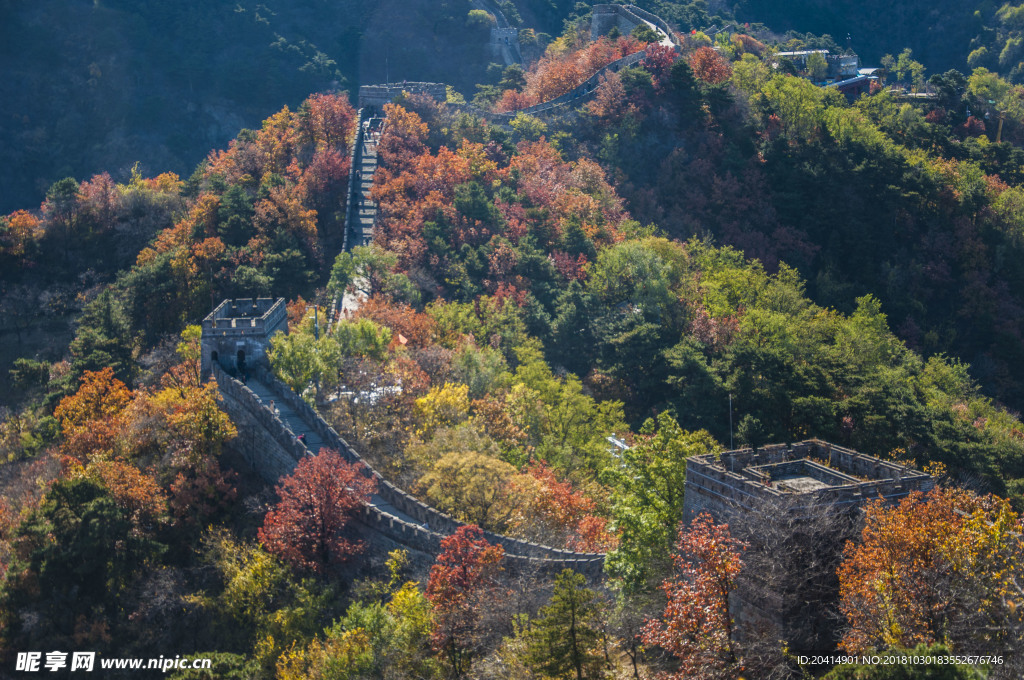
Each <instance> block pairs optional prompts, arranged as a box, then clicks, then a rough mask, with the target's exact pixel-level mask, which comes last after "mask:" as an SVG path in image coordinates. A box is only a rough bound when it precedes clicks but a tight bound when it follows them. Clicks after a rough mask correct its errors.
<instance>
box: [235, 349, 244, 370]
mask: <svg viewBox="0 0 1024 680" xmlns="http://www.w3.org/2000/svg"><path fill="white" fill-rule="evenodd" d="M235 365H236V366H237V367H238V370H239V371H240V372H243V373H244V372H245V350H244V349H240V350H238V356H237V357H236V361H235Z"/></svg>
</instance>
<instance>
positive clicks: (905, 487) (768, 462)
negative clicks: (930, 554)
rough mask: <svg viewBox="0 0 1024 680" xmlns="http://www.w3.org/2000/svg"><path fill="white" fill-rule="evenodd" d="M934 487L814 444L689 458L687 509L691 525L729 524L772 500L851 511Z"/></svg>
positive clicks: (872, 460)
mask: <svg viewBox="0 0 1024 680" xmlns="http://www.w3.org/2000/svg"><path fill="white" fill-rule="evenodd" d="M934 486H935V480H934V479H932V477H931V476H930V475H928V474H925V473H924V472H920V471H918V470H914V469H913V468H909V467H907V466H905V465H901V464H899V463H894V462H891V461H886V460H882V459H880V458H876V457H874V456H868V455H865V454H863V453H859V452H857V451H854V450H852V449H847V448H844V447H842V446H836V445H834V444H829V443H828V442H823V441H821V440H819V439H809V440H807V441H802V442H798V443H796V444H792V445H789V446H787V445H785V444H777V445H772V446H763V447H761V448H759V449H738V450H735V451H725V452H723V453H722V454H721V455H717V456H716V455H707V456H694V457H692V458H690V459H689V460H688V461H687V462H686V495H685V499H684V503H683V504H684V508H685V515H686V517H687V519H690V518H692V517H694V516H695V515H697V514H698V513H700V512H702V511H705V510H706V511H708V512H710V513H711V515H713V516H714V517H715V518H717V519H718V520H719V521H724V520H725V519H726V518H727V517H728V515H729V514H731V513H735V512H737V511H741V512H742V511H743V510H744V509H745V508H749V507H751V506H753V507H759V508H763V507H766V506H765V503H766V502H771V501H773V500H774V501H779V502H783V501H784V502H785V504H786V505H789V506H792V505H793V503H792V501H794V500H798V501H800V502H799V503H798V505H799V506H803V507H811V506H838V507H849V506H858V505H863V504H865V503H867V502H869V501H872V500H877V499H879V498H883V499H885V500H886V501H890V502H898V501H899V500H900V499H902V498H904V497H905V496H907V495H908V494H910V493H911V492H912V491H929V490H931V489H932V487H934Z"/></svg>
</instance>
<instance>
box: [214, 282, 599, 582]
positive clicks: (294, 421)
mask: <svg viewBox="0 0 1024 680" xmlns="http://www.w3.org/2000/svg"><path fill="white" fill-rule="evenodd" d="M285 326H286V319H285V309H284V299H278V300H272V299H257V300H253V299H239V300H226V301H224V302H223V303H221V304H220V305H219V306H218V307H217V308H216V309H215V310H214V311H213V312H211V313H210V315H209V316H207V317H206V319H204V320H203V326H202V328H203V336H202V373H203V375H204V376H212V377H213V378H214V379H215V380H216V381H217V387H218V389H219V391H220V394H221V397H222V399H223V402H222V406H223V408H224V410H225V411H226V412H227V414H228V415H229V416H230V417H231V419H232V421H233V422H234V423H235V425H236V427H237V428H238V432H239V435H238V437H237V438H236V439H235V440H233V441H232V442H231V443H230V445H229V446H230V447H231V448H232V449H233V450H234V451H235V452H237V453H238V454H240V455H241V456H242V458H244V459H245V460H246V461H247V462H248V464H249V465H250V466H251V468H252V470H253V472H255V473H256V474H258V475H259V476H260V477H262V478H263V479H264V480H265V481H267V482H269V483H275V482H277V481H278V480H279V479H280V478H281V477H283V476H285V475H288V474H290V473H291V472H292V470H294V469H295V466H296V465H297V464H298V462H299V461H300V460H302V458H304V457H305V456H310V455H313V454H315V453H317V452H319V450H320V448H321V447H326V448H329V449H334V450H336V451H338V452H339V453H340V454H341V455H342V456H343V457H344V458H345V460H346V461H348V462H350V463H362V465H363V466H364V467H363V470H364V473H365V474H366V475H367V476H368V477H372V478H373V479H374V480H375V481H376V486H377V491H376V493H375V494H374V495H373V496H372V497H371V498H370V501H369V502H368V503H367V504H366V505H365V506H364V508H363V512H362V516H361V517H360V518H359V521H360V524H361V525H362V526H363V527H364V528H366V529H369V530H371V531H373V532H375V533H378V534H380V535H382V536H384V537H386V538H389V539H391V540H393V541H395V542H396V543H398V544H400V545H402V546H405V547H407V548H410V549H413V550H418V551H422V552H425V553H428V554H437V553H438V552H439V551H440V547H441V539H443V538H444V537H445V536H448V535H450V534H452V533H454V532H455V531H456V530H457V529H458V528H459V527H460V526H462V525H463V523H462V522H460V521H458V520H456V519H454V518H452V517H450V516H449V515H446V514H444V513H443V512H440V511H439V510H437V509H435V508H432V507H430V506H429V505H427V504H425V503H423V502H422V501H420V500H417V499H416V498H414V497H413V496H411V495H410V494H408V493H406V492H405V491H403V490H401V489H399V488H398V487H396V486H395V485H394V484H392V483H390V482H388V481H387V480H386V479H384V477H383V476H381V474H380V473H379V472H377V471H376V470H374V469H373V468H372V467H371V466H370V465H369V464H368V463H367V462H366V461H365V460H363V458H362V457H361V456H360V455H359V454H358V453H357V452H356V451H355V450H354V449H353V448H352V447H351V446H349V444H348V443H347V442H346V441H345V440H344V439H343V438H342V437H341V436H340V435H339V434H338V433H337V432H336V431H335V430H334V428H332V427H331V426H330V425H328V424H327V422H326V421H325V420H324V419H323V418H322V417H321V416H320V414H318V413H317V412H316V411H315V410H314V409H313V408H312V407H311V406H310V405H309V404H307V403H306V402H305V401H304V400H303V399H302V398H301V397H300V396H299V395H297V394H295V392H293V391H292V390H291V389H289V388H288V387H287V386H285V385H284V384H282V383H281V382H279V381H278V380H277V379H275V378H274V376H273V375H271V374H270V373H269V371H267V370H266V365H265V352H266V349H267V347H268V345H269V340H270V337H271V336H273V335H274V334H275V333H277V332H279V331H282V330H284V328H285ZM225 364H226V365H228V366H229V367H230V369H231V371H232V372H235V373H238V374H239V375H241V374H245V375H247V379H246V382H245V383H244V384H243V383H242V382H241V381H240V380H239V379H238V378H237V377H235V376H232V375H231V374H230V373H229V372H228V371H227V370H225V368H224V365H225ZM300 434H301V435H303V440H300V439H299V438H298V436H299V435H300ZM485 536H486V538H487V540H488V541H490V542H491V543H496V544H500V545H501V546H502V547H503V548H504V549H505V559H506V561H507V564H509V565H511V566H514V567H516V568H519V569H523V570H538V571H546V570H560V569H564V568H571V569H574V570H575V571H577V572H579V573H582V574H585V575H587V576H589V577H592V578H596V577H598V576H599V575H600V574H601V572H602V570H603V568H604V555H602V554H600V553H581V552H573V551H571V550H561V549H558V548H553V547H550V546H544V545H538V544H536V543H530V542H528V541H523V540H519V539H516V538H511V537H508V536H502V535H498V534H493V533H489V532H485Z"/></svg>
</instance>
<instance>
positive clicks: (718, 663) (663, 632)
mask: <svg viewBox="0 0 1024 680" xmlns="http://www.w3.org/2000/svg"><path fill="white" fill-rule="evenodd" d="M745 548H746V544H745V543H743V542H742V541H740V540H738V539H735V538H733V537H732V535H731V534H730V533H729V525H728V524H715V523H714V521H713V520H712V518H711V516H710V515H708V514H707V513H701V514H700V515H699V516H698V517H697V518H696V519H695V520H693V522H692V523H691V524H690V527H689V529H687V528H685V527H684V528H683V529H681V530H680V532H679V543H678V545H677V549H676V554H675V555H674V556H673V560H674V561H675V564H676V570H677V574H676V576H675V577H674V578H668V579H666V580H665V582H664V583H662V586H661V587H662V590H664V591H665V595H667V596H668V604H667V605H666V606H665V613H664V614H663V615H662V618H661V620H660V621H658V620H652V621H648V622H647V625H646V626H644V630H643V633H642V635H641V639H642V640H643V642H644V644H646V645H657V646H658V647H661V648H662V649H664V650H666V651H668V652H670V653H671V654H672V655H673V656H675V657H676V658H677V659H678V660H679V670H678V672H676V673H673V674H670V675H668V676H666V677H667V678H670V679H671V680H683V679H684V678H707V679H709V680H710V679H712V678H714V679H715V680H719V679H723V680H724V679H725V678H734V677H737V675H738V673H739V672H740V671H741V670H742V665H741V662H740V658H739V655H738V654H737V650H736V648H735V646H734V643H733V635H732V632H733V630H732V629H733V622H732V618H731V617H730V616H729V593H731V592H732V591H733V590H735V588H736V577H737V575H738V574H739V573H740V568H741V566H742V565H743V562H742V560H741V559H740V553H741V552H742V551H743V550H744V549H745Z"/></svg>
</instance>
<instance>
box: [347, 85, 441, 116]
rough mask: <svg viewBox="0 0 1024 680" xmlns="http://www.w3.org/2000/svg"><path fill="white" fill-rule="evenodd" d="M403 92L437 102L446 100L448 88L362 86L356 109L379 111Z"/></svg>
mask: <svg viewBox="0 0 1024 680" xmlns="http://www.w3.org/2000/svg"><path fill="white" fill-rule="evenodd" d="M403 92H408V93H409V94H425V95H429V96H431V97H433V98H434V99H435V100H437V101H439V102H443V101H445V100H446V99H447V98H448V86H447V85H445V84H444V83H410V82H403V83H387V84H384V85H363V86H361V87H360V88H359V105H358V107H357V108H360V109H362V108H374V109H378V110H379V109H380V108H382V107H383V106H384V105H385V104H390V103H391V102H393V101H394V100H395V98H396V97H399V96H401V95H402V93H403Z"/></svg>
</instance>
